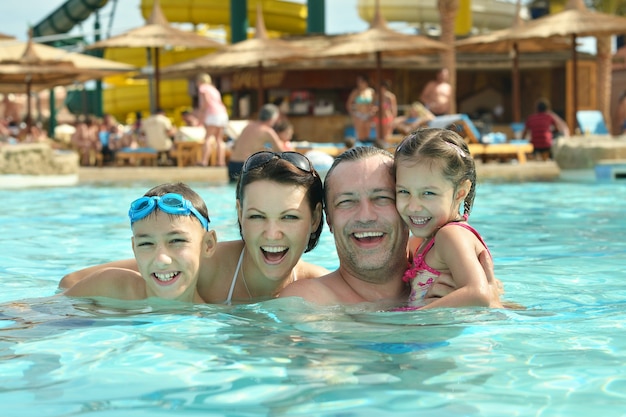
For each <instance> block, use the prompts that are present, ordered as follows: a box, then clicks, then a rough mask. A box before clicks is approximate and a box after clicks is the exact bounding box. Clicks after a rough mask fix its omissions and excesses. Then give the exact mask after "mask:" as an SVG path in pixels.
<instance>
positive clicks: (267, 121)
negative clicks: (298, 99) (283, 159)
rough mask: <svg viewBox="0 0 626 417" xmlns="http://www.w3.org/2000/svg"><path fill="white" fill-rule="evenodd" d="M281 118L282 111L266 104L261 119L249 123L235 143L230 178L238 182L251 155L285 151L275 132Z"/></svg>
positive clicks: (231, 158)
mask: <svg viewBox="0 0 626 417" xmlns="http://www.w3.org/2000/svg"><path fill="white" fill-rule="evenodd" d="M279 116H280V109H279V108H278V107H277V106H276V105H274V104H266V105H264V106H263V107H261V111H259V119H258V120H257V121H254V122H250V123H248V125H247V126H246V127H244V128H243V130H242V131H241V134H240V135H239V137H238V138H237V140H236V141H235V145H234V146H233V149H232V151H231V154H230V161H229V162H228V177H229V178H230V180H231V181H233V182H234V181H237V177H238V176H239V173H240V172H241V168H242V167H243V163H244V162H245V161H246V159H248V157H249V156H250V155H252V154H253V153H255V152H259V151H262V150H264V149H268V148H271V149H272V150H273V151H275V152H283V151H285V150H286V149H285V147H284V146H283V142H282V141H281V140H280V138H279V137H278V134H277V133H276V131H275V130H274V124H276V121H277V120H278V118H279Z"/></svg>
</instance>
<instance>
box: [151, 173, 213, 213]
mask: <svg viewBox="0 0 626 417" xmlns="http://www.w3.org/2000/svg"><path fill="white" fill-rule="evenodd" d="M168 193H175V194H180V195H182V196H183V197H184V198H185V200H188V201H189V202H190V203H191V204H192V205H193V207H194V208H195V209H196V210H198V212H199V213H200V214H202V215H203V216H204V218H205V219H208V218H209V210H208V209H207V206H206V204H205V202H204V200H203V199H202V197H200V195H198V193H196V192H195V191H194V190H192V189H191V187H190V186H188V185H187V184H185V183H182V182H171V183H166V184H161V185H157V186H156V187H154V188H151V189H149V190H148V191H146V193H145V194H144V196H146V197H160V196H162V195H165V194H168Z"/></svg>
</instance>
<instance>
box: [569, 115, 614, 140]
mask: <svg viewBox="0 0 626 417" xmlns="http://www.w3.org/2000/svg"><path fill="white" fill-rule="evenodd" d="M576 121H577V122H578V126H579V127H580V131H581V133H582V134H585V135H608V134H609V129H607V128H606V123H604V116H603V115H602V112H601V111H599V110H579V111H577V112H576Z"/></svg>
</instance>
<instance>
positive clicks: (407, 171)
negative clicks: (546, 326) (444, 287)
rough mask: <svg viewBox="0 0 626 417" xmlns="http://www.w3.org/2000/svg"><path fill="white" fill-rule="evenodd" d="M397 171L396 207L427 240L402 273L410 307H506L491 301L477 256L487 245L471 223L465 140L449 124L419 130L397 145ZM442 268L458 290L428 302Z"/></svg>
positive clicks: (472, 176)
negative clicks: (469, 222)
mask: <svg viewBox="0 0 626 417" xmlns="http://www.w3.org/2000/svg"><path fill="white" fill-rule="evenodd" d="M394 170H395V175H396V207H397V209H398V212H399V213H400V215H401V216H402V219H403V220H404V221H405V222H406V223H407V225H408V226H409V229H410V230H411V233H412V234H413V235H414V236H416V237H419V238H422V239H423V241H422V243H421V245H420V246H419V247H418V249H417V250H416V252H415V256H414V259H413V265H412V266H411V267H410V268H409V269H408V270H407V271H406V273H405V274H404V278H403V279H404V280H405V281H407V282H410V283H411V295H410V297H409V304H410V306H411V307H418V306H422V308H435V307H461V306H489V307H502V305H501V304H500V302H499V301H498V300H495V301H493V297H492V295H491V292H490V289H489V285H488V282H487V278H486V276H485V272H484V271H483V268H482V267H481V265H480V263H479V261H478V254H479V253H480V252H481V251H482V250H484V248H486V245H485V243H484V242H483V240H482V238H481V237H480V235H479V234H478V232H477V231H476V230H475V229H474V228H473V227H471V226H470V225H469V224H468V223H467V218H468V217H469V214H470V211H471V209H472V204H473V202H474V195H475V191H476V169H475V166H474V159H473V158H472V156H471V155H470V153H469V150H468V148H467V145H466V144H465V142H464V141H463V139H462V138H461V137H460V136H459V135H458V134H456V133H455V132H453V131H451V130H446V129H420V130H416V131H414V132H413V133H411V134H410V135H409V136H407V137H406V138H405V139H404V140H403V141H402V143H401V144H400V145H399V146H398V148H397V149H396V154H395V162H394ZM461 207H462V208H463V212H462V214H461V211H460V209H461ZM444 271H445V272H448V273H450V275H452V279H453V281H454V284H455V287H456V289H455V290H454V291H453V292H451V293H450V294H448V295H446V296H445V297H443V298H440V299H437V300H435V301H431V302H430V303H428V304H427V305H424V304H425V303H426V302H425V301H424V300H423V297H424V295H425V294H426V292H427V291H428V288H429V286H430V285H431V284H432V283H433V282H434V281H435V280H436V279H437V277H438V276H439V275H440V274H441V273H442V272H444Z"/></svg>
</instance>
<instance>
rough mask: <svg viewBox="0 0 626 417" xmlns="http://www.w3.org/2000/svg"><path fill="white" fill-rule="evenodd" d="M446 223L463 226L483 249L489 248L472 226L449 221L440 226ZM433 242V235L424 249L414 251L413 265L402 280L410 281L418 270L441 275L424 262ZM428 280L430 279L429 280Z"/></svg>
mask: <svg viewBox="0 0 626 417" xmlns="http://www.w3.org/2000/svg"><path fill="white" fill-rule="evenodd" d="M448 225H456V226H461V227H464V228H465V229H467V230H469V231H470V232H472V233H474V235H475V236H476V237H477V238H478V240H480V243H482V244H483V246H484V247H485V249H487V252H489V248H488V247H487V244H486V243H485V241H484V240H483V238H482V237H481V236H480V234H479V233H478V231H477V230H476V229H474V228H473V227H472V226H470V225H469V224H467V223H459V222H450V223H448V224H446V225H444V226H442V227H446V226H448ZM434 244H435V237H434V236H433V238H432V239H430V241H428V243H427V244H426V247H424V250H422V251H421V252H420V253H418V251H419V248H418V249H417V250H416V251H415V255H414V256H413V266H410V267H409V268H408V269H407V270H406V271H405V272H404V276H403V277H402V280H403V281H404V282H410V281H411V280H412V279H413V278H415V277H416V276H417V273H418V272H420V271H428V272H430V273H431V274H433V275H435V276H437V277H438V276H439V275H441V271H438V270H436V269H434V268H431V267H430V265H428V264H427V263H426V259H425V258H426V254H428V251H429V250H430V249H431V248H432V247H433V245H434ZM489 255H491V252H489ZM429 281H430V280H429ZM431 283H432V281H431V282H424V283H420V284H423V285H428V284H431Z"/></svg>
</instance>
